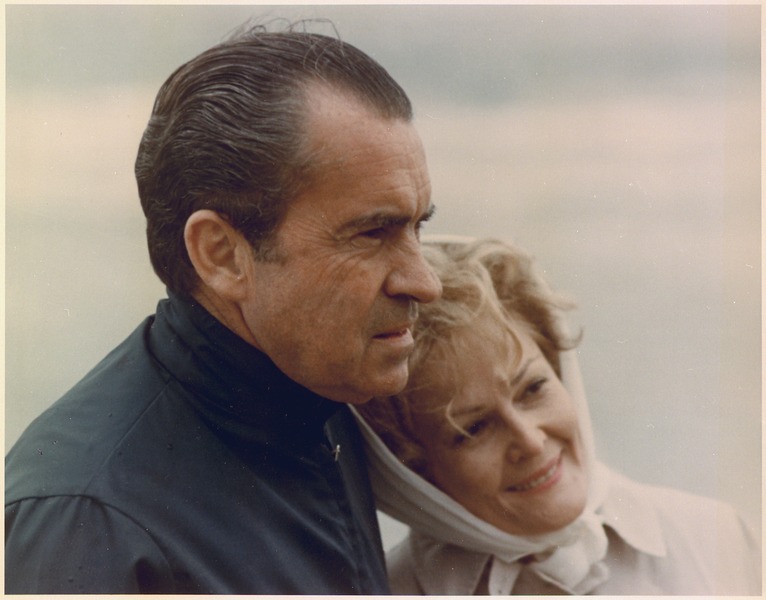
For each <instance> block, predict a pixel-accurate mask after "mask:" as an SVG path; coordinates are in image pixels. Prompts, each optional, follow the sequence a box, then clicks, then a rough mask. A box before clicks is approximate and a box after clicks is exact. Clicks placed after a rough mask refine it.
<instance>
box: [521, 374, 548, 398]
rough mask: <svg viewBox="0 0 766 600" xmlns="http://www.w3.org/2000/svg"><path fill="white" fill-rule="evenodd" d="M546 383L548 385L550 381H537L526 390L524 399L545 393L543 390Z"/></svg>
mask: <svg viewBox="0 0 766 600" xmlns="http://www.w3.org/2000/svg"><path fill="white" fill-rule="evenodd" d="M546 383H548V380H547V379H546V378H545V377H541V378H539V379H535V380H534V381H532V383H530V384H529V385H528V386H527V387H526V389H525V390H524V397H525V398H530V397H534V396H537V395H538V394H539V393H540V392H542V391H543V388H544V387H545V384H546Z"/></svg>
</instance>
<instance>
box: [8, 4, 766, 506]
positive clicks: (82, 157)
mask: <svg viewBox="0 0 766 600" xmlns="http://www.w3.org/2000/svg"><path fill="white" fill-rule="evenodd" d="M304 17H305V18H328V19H331V20H332V22H333V24H334V26H335V28H336V29H337V32H338V33H339V35H340V36H341V37H343V38H344V39H346V40H348V41H350V42H352V43H354V44H356V45H358V46H359V47H360V48H362V49H363V50H365V51H366V52H368V53H369V54H371V55H372V56H374V57H375V58H376V59H378V60H379V61H380V62H381V63H382V64H383V65H384V66H385V67H386V68H387V69H388V70H389V71H390V72H391V73H392V74H393V76H394V77H395V78H396V79H397V80H398V81H399V82H400V83H401V84H402V85H403V87H404V88H405V90H407V92H408V94H409V95H410V97H411V99H412V100H413V104H414V106H415V110H416V126H417V127H418V130H419V131H420V134H421V136H422V138H423V142H424V145H425V147H426V152H427V155H428V161H429V168H430V172H431V178H432V182H433V190H434V195H433V200H434V202H435V204H436V205H437V214H436V217H435V218H434V219H433V222H431V223H429V224H428V227H427V232H434V233H436V232H451V233H464V234H469V235H476V236H485V235H486V236H500V237H509V238H512V239H514V240H516V241H517V242H518V243H520V244H521V245H522V246H524V247H526V248H528V249H529V250H530V251H531V252H532V253H533V254H534V255H535V256H536V257H537V258H538V259H539V262H540V265H541V266H542V267H543V268H544V269H545V271H546V273H547V274H548V276H549V278H550V280H551V283H552V284H553V285H554V287H556V288H558V289H561V290H563V291H565V292H568V293H569V294H570V295H571V296H572V297H573V298H574V299H575V300H576V301H577V304H578V307H579V309H578V311H577V312H576V313H575V315H574V317H573V319H574V321H575V323H577V324H579V325H582V327H583V329H584V334H585V335H584V338H583V343H582V345H581V348H580V358H581V363H582V367H583V372H584V375H585V382H586V388H587V390H588V395H589V398H590V402H591V411H592V412H593V418H594V424H595V426H596V433H597V436H598V443H599V446H600V448H601V450H602V454H603V456H604V457H605V458H607V460H608V462H610V463H611V464H613V465H615V466H617V467H618V468H620V469H622V470H623V471H625V472H626V473H628V474H629V475H632V476H634V477H636V478H639V479H642V480H645V481H654V482H658V483H663V484H667V485H673V486H676V487H683V488H685V489H691V490H693V491H697V492H700V493H706V494H709V495H715V496H719V497H723V498H725V499H727V500H730V501H732V502H735V503H736V504H737V505H738V506H739V507H740V508H741V509H742V510H744V511H745V512H746V513H747V514H748V515H749V516H751V517H752V518H756V515H760V490H761V483H760V478H761V449H760V448H761V447H760V442H761V432H760V424H761V416H760V409H761V388H760V383H761V368H762V360H761V340H760V331H761V328H760V314H761V295H760V291H761V287H760V274H761V256H760V248H761V246H760V223H761V220H760V202H761V187H760V185H761V162H760V151H761V139H760V133H761V97H760V93H761V81H760V68H761V64H760V62H761V50H760V43H761V37H760V31H761V27H762V17H761V8H760V6H758V5H734V6H706V5H696V6H690V5H681V6H608V5H594V6H566V5H565V6H534V5H532V6H524V5H519V6H516V5H507V6H503V5H485V6H451V5H449V6H447V5H445V6H439V5H417V6H406V5H402V6H393V5H391V6H361V5H360V6H304V7H301V6H290V7H284V6H283V7H265V6H245V5H241V6H204V5H197V6H151V5H144V6H135V5H134V6H128V5H125V6H120V5H110V6H98V5H71V6H68V5H10V6H6V105H7V112H6V153H7V155H6V158H7V161H6V166H7V173H6V177H7V182H6V184H7V185H6V218H7V233H6V235H7V240H6V241H7V244H6V246H7V247H6V256H7V266H6V269H7V284H6V311H7V321H6V323H7V335H6V358H7V361H6V377H7V381H6V392H7V399H6V415H7V426H6V433H7V441H6V446H7V445H8V444H10V443H12V442H13V441H14V440H15V438H16V437H17V436H18V434H19V433H20V431H21V429H22V428H23V426H24V425H25V424H26V423H27V422H28V421H29V420H30V419H31V418H32V417H33V416H34V415H35V414H37V413H39V412H40V410H42V408H44V407H45V406H47V405H49V404H50V403H51V402H52V401H54V400H55V399H56V398H57V397H58V396H59V395H60V394H61V393H63V392H64V391H65V390H66V389H67V388H68V387H69V386H71V385H72V384H73V383H74V382H75V381H77V380H78V379H79V378H80V377H81V376H82V375H83V374H84V373H85V372H86V371H87V369H88V368H90V367H91V366H93V364H95V362H96V361H97V360H98V359H99V358H100V357H101V356H102V355H103V354H104V353H105V352H107V351H108V350H109V349H110V348H112V347H113V346H114V345H115V344H116V343H118V342H119V341H120V340H121V339H122V338H124V337H125V336H126V335H127V334H128V333H129V332H130V331H131V330H132V328H133V327H135V326H136V325H137V324H138V322H139V320H140V319H141V318H143V317H144V316H145V315H147V314H149V313H151V312H152V311H153V307H154V305H155V304H156V301H157V299H158V298H159V297H161V296H162V294H163V290H162V287H161V286H160V285H159V283H158V281H157V280H156V278H155V277H154V275H153V274H152V272H151V268H150V267H149V264H148V258H147V255H146V250H145V242H144V239H143V217H142V215H141V212H140V207H139V204H138V199H137V195H136V191H135V183H134V180H133V175H132V168H133V161H134V159H135V153H136V149H137V145H138V140H139V138H140V135H141V132H142V130H143V128H144V126H145V124H146V120H147V118H148V115H149V112H150V110H151V103H152V100H153V96H154V94H155V93H156V91H157V89H158V88H159V86H160V85H161V83H162V82H163V81H164V79H165V78H166V77H167V76H168V75H169V74H170V73H171V72H172V71H173V70H174V69H175V68H176V67H177V66H179V65H180V64H181V63H183V62H184V61H186V60H188V59H189V58H191V57H192V56H194V55H195V54H197V53H199V52H200V51H202V50H204V49H205V48H207V47H209V46H210V45H212V44H214V43H216V42H218V41H220V40H221V39H223V38H224V37H225V36H226V35H227V34H228V33H229V32H230V31H232V30H233V29H234V28H236V27H237V26H238V25H240V24H241V23H243V22H244V21H245V20H247V19H249V18H256V19H263V20H268V19H274V18H287V19H291V20H292V19H296V18H304ZM312 29H313V30H318V31H324V32H327V33H332V27H331V26H330V25H329V24H324V25H318V26H316V27H313V28H312Z"/></svg>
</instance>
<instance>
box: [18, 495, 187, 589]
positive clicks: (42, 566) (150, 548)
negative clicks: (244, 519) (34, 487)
mask: <svg viewBox="0 0 766 600" xmlns="http://www.w3.org/2000/svg"><path fill="white" fill-rule="evenodd" d="M171 589H173V585H172V576H171V569H170V567H169V565H168V563H167V560H166V559H165V557H164V556H163V554H162V552H161V551H160V549H159V548H158V547H157V545H156V544H155V543H154V541H153V540H152V537H151V533H150V532H148V531H146V530H144V529H143V528H142V527H141V526H140V525H138V524H137V523H135V522H134V521H133V520H132V519H130V518H129V517H128V516H126V515H125V514H123V513H122V512H120V511H118V510H116V509H114V508H112V507H109V506H105V505H103V504H101V503H99V502H98V501H96V500H93V499H91V498H87V497H81V496H57V497H51V498H31V499H25V500H21V501H18V502H15V503H12V504H10V505H8V506H6V509H5V592H6V593H7V594H93V593H101V594H107V593H111V594H115V593H121V594H125V593H131V592H133V593H153V592H154V593H156V592H157V591H159V590H163V591H167V590H171Z"/></svg>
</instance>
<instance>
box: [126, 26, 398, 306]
mask: <svg viewBox="0 0 766 600" xmlns="http://www.w3.org/2000/svg"><path fill="white" fill-rule="evenodd" d="M312 83H319V84H326V85H328V86H330V87H332V88H335V89H337V90H338V91H339V92H342V93H350V94H352V95H353V96H354V97H355V98H356V99H358V100H359V101H360V102H362V103H363V104H364V105H366V106H368V107H369V108H370V109H371V110H373V111H374V112H375V113H377V114H379V115H380V117H381V118H386V119H401V120H404V121H406V122H409V121H411V119H412V106H411V104H410V101H409V99H408V98H407V95H406V94H405V92H404V90H402V88H401V87H400V86H399V85H398V84H397V83H396V82H395V81H394V80H393V79H392V78H391V76H390V75H389V74H388V73H387V72H386V70H385V69H383V67H381V66H380V65H379V64H378V63H377V62H375V61H374V60H373V59H372V58H370V57H369V56H367V55H366V54H364V53H363V52H361V51H360V50H358V49H357V48H355V47H353V46H351V45H350V44H347V43H345V42H342V41H341V40H339V39H337V38H333V37H329V36H325V35H320V34H315V33H308V32H306V31H299V30H297V28H296V27H291V28H289V29H288V30H286V31H281V32H270V31H267V30H266V29H265V28H264V27H263V26H256V27H252V28H249V29H247V30H245V31H243V32H241V33H238V34H237V35H235V36H233V37H232V38H230V39H229V40H227V41H226V42H224V43H222V44H220V45H217V46H214V47H213V48H211V49H209V50H207V51H205V52H203V53H202V54H200V55H199V56H197V57H196V58H194V59H192V60H191V61H189V62H187V63H186V64H184V65H182V66H181V67H179V68H178V69H177V70H176V71H175V72H174V73H173V74H172V75H171V76H170V77H169V78H168V80H167V81H166V82H165V83H164V84H163V85H162V87H161V88H160V90H159V92H158V94H157V98H156V100H155V103H154V108H153V110H152V116H151V118H150V120H149V124H148V125H147V127H146V130H145V132H144V135H143V137H142V139H141V144H140V146H139V149H138V157H137V159H136V165H135V172H136V179H137V182H138V193H139V196H140V198H141V206H142V208H143V211H144V215H145V216H146V220H147V238H148V243H149V256H150V258H151V261H152V266H153V267H154V270H155V272H156V273H157V275H159V277H160V279H161V280H162V281H163V282H164V283H165V285H166V286H167V287H168V289H169V290H170V291H172V292H175V293H177V294H180V295H182V296H190V295H191V294H192V292H193V291H194V290H195V288H196V286H197V284H198V282H199V279H198V277H197V274H196V272H195V271H194V268H193V267H192V265H191V261H190V260H189V256H188V254H187V252H186V246H185V244H184V239H183V232H184V226H185V224H186V221H187V219H188V218H189V216H190V215H191V214H192V213H194V212H195V211H197V210H200V209H210V210H214V211H216V212H218V213H219V214H220V215H222V216H223V217H224V218H226V219H227V220H228V221H229V223H231V225H232V226H234V227H235V228H236V229H237V230H239V231H240V232H242V234H243V235H244V236H245V237H246V239H247V240H248V241H249V243H250V244H251V245H252V246H253V249H254V252H255V253H256V256H257V257H259V258H260V259H264V258H265V257H268V256H269V252H268V249H269V245H270V244H269V243H270V242H271V241H272V239H273V236H274V232H275V230H276V228H277V226H278V225H279V223H280V221H281V219H282V216H283V215H284V212H285V210H286V208H287V206H288V204H289V202H290V200H292V199H293V198H294V197H295V196H296V195H297V194H299V193H300V192H301V191H302V190H303V189H305V187H304V186H306V184H307V182H306V179H307V178H308V174H309V173H310V172H311V166H312V164H313V162H315V161H316V159H317V158H318V157H311V156H308V155H307V153H306V152H304V144H305V141H306V137H307V134H306V115H307V106H306V103H307V96H306V92H307V89H308V87H309V86H310V84H312ZM309 183H310V182H309Z"/></svg>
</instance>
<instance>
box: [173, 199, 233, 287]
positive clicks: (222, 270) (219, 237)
mask: <svg viewBox="0 0 766 600" xmlns="http://www.w3.org/2000/svg"><path fill="white" fill-rule="evenodd" d="M184 243H185V244H186V251H187V252H188V253H189V259H190V260H191V263H192V265H193V266H194V270H195V271H196V272H197V275H198V276H199V278H200V280H201V281H202V285H204V286H207V287H208V288H210V289H211V290H212V291H213V292H214V293H216V294H218V295H219V296H221V297H223V298H227V299H230V300H236V299H237V298H238V297H239V296H240V295H241V293H242V292H243V290H244V287H245V285H244V280H245V271H246V268H247V265H245V264H244V258H245V257H246V256H247V253H246V252H243V245H247V241H246V240H245V239H244V236H243V235H242V234H241V233H240V232H239V231H237V230H236V229H234V227H232V226H231V224H230V223H229V222H228V221H227V220H226V219H225V218H223V217H222V216H221V215H219V214H218V213H217V212H215V211H212V210H207V209H205V210H198V211H196V212H194V213H192V214H191V216H190V217H189V218H188V219H187V221H186V227H185V228H184Z"/></svg>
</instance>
